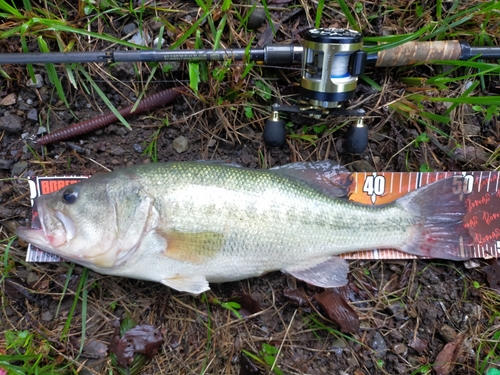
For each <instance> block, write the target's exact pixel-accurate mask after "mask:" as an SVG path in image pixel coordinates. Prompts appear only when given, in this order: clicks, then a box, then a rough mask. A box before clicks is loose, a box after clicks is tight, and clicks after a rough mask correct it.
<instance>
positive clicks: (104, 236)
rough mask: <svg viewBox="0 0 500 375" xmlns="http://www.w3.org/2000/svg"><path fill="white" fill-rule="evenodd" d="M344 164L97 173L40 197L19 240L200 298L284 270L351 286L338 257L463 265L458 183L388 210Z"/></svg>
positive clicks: (429, 189) (162, 167) (444, 183)
mask: <svg viewBox="0 0 500 375" xmlns="http://www.w3.org/2000/svg"><path fill="white" fill-rule="evenodd" d="M348 176H349V175H348V173H347V171H346V170H345V169H343V168H342V167H340V166H338V165H337V164H335V163H333V162H330V161H324V162H316V163H294V164H289V165H286V166H283V167H279V168H275V169H271V170H252V169H246V168H242V167H237V166H233V165H226V164H222V163H210V162H181V163H158V164H148V165H141V166H134V167H130V168H125V169H120V170H117V171H114V172H111V173H101V174H97V175H95V176H93V177H91V178H90V179H88V180H85V181H82V182H80V183H78V184H75V185H70V186H67V187H65V188H63V189H61V190H59V191H57V192H55V193H52V194H49V195H42V196H41V197H39V198H37V199H36V202H35V203H36V206H37V210H38V213H39V216H40V222H41V226H42V228H41V229H31V228H27V227H20V228H18V231H17V234H18V235H19V237H21V238H22V239H24V240H26V241H28V242H30V243H32V244H34V245H36V246H37V247H39V248H41V249H43V250H45V251H47V252H50V253H53V254H56V255H59V256H61V257H63V258H65V259H68V260H71V261H74V262H76V263H78V264H81V265H84V266H86V267H89V268H91V269H93V270H95V271H97V272H99V273H103V274H109V275H118V276H124V277H131V278H137V279H143V280H150V281H156V282H160V283H163V284H165V285H167V286H169V287H171V288H173V289H176V290H179V291H185V292H189V293H193V294H199V293H202V292H204V291H206V290H208V289H210V288H209V282H226V281H235V280H241V279H245V278H249V277H254V276H260V275H262V274H264V273H266V272H270V271H275V270H282V271H283V272H287V273H289V274H291V275H293V276H295V277H296V278H298V279H301V280H304V281H306V282H308V283H310V284H313V285H317V286H320V287H336V286H341V285H344V284H345V283H346V282H347V273H348V271H349V267H348V264H347V262H346V261H345V260H343V259H342V258H339V257H336V256H335V255H338V254H341V253H345V252H353V251H359V250H371V249H375V248H379V249H380V248H394V249H399V250H401V251H404V252H407V253H411V254H416V255H422V256H431V257H436V258H443V259H462V258H461V257H462V255H460V254H461V252H460V251H459V250H460V246H463V245H464V244H467V243H469V242H470V236H469V233H468V232H467V229H466V228H464V225H463V216H464V214H465V211H466V207H465V204H464V203H463V202H462V201H461V200H460V199H459V196H458V195H456V194H453V193H452V189H451V184H452V179H451V178H450V179H444V180H440V181H437V182H434V183H432V184H430V185H427V186H425V187H422V188H420V189H418V190H415V191H413V192H411V193H409V194H407V195H405V196H404V197H402V198H400V199H398V200H397V201H395V202H393V203H390V204H386V205H383V206H371V205H362V204H357V203H353V202H351V201H349V200H348V199H347V197H346V190H345V189H344V185H345V183H346V179H347V178H348Z"/></svg>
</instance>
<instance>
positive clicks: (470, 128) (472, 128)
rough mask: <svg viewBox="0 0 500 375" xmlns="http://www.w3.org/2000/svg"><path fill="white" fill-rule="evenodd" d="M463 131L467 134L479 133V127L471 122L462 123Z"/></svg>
mask: <svg viewBox="0 0 500 375" xmlns="http://www.w3.org/2000/svg"><path fill="white" fill-rule="evenodd" d="M464 132H465V134H467V135H479V134H480V133H481V127H480V126H477V125H473V124H464Z"/></svg>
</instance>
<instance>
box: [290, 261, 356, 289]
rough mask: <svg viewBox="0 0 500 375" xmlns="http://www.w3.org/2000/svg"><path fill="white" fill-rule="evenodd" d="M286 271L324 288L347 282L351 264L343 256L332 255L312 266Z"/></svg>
mask: <svg viewBox="0 0 500 375" xmlns="http://www.w3.org/2000/svg"><path fill="white" fill-rule="evenodd" d="M283 271H284V272H286V273H289V274H290V275H292V276H294V277H296V278H297V279H299V280H302V281H305V282H306V283H308V284H311V285H315V286H319V287H322V288H334V287H339V286H343V285H345V284H347V273H348V272H349V264H348V263H347V262H346V261H345V260H344V259H342V258H337V257H332V258H329V259H328V260H326V261H324V262H321V263H318V264H316V265H314V266H312V267H308V268H300V266H299V267H293V268H289V269H285V270H283Z"/></svg>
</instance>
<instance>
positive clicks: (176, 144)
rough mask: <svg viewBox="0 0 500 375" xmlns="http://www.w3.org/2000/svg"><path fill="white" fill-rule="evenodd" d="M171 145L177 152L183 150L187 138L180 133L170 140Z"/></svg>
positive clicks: (185, 148)
mask: <svg viewBox="0 0 500 375" xmlns="http://www.w3.org/2000/svg"><path fill="white" fill-rule="evenodd" d="M172 147H173V148H174V150H175V151H177V152H178V153H179V154H181V153H183V152H185V151H186V150H187V149H188V140H187V138H186V137H184V136H182V135H181V136H180V137H177V138H175V139H174V141H173V142H172Z"/></svg>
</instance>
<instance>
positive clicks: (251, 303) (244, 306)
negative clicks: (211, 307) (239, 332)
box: [229, 293, 262, 318]
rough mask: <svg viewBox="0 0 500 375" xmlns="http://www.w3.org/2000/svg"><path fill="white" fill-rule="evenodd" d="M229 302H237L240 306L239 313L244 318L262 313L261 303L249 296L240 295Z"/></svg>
mask: <svg viewBox="0 0 500 375" xmlns="http://www.w3.org/2000/svg"><path fill="white" fill-rule="evenodd" d="M229 301H230V302H236V303H238V304H239V305H240V309H239V310H238V312H239V313H240V315H241V316H242V317H243V318H248V317H249V316H250V315H253V314H256V313H258V312H260V311H262V309H261V307H260V305H259V303H258V302H257V301H256V300H254V299H253V298H252V296H250V295H249V294H244V293H239V294H237V295H236V296H234V297H232V298H231V299H230V300H229Z"/></svg>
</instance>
